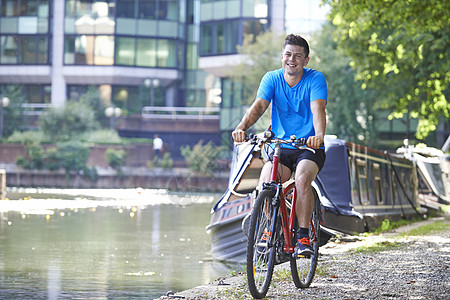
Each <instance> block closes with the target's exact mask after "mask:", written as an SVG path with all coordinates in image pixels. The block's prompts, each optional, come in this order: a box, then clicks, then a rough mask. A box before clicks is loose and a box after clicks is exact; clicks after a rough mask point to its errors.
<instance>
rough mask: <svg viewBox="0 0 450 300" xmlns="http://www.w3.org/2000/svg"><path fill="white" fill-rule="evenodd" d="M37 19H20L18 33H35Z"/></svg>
mask: <svg viewBox="0 0 450 300" xmlns="http://www.w3.org/2000/svg"><path fill="white" fill-rule="evenodd" d="M37 29H38V18H37V17H20V18H19V33H37Z"/></svg>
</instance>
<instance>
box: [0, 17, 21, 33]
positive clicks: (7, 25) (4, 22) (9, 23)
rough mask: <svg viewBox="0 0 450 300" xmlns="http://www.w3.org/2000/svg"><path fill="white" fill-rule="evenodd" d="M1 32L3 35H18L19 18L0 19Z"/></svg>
mask: <svg viewBox="0 0 450 300" xmlns="http://www.w3.org/2000/svg"><path fill="white" fill-rule="evenodd" d="M0 30H1V32H2V33H13V34H14V33H17V32H19V20H18V18H0Z"/></svg>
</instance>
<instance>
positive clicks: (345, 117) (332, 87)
mask: <svg viewBox="0 0 450 300" xmlns="http://www.w3.org/2000/svg"><path fill="white" fill-rule="evenodd" d="M335 30H336V27H335V26H333V25H332V24H330V23H326V24H324V26H323V27H322V30H321V32H319V33H318V34H317V35H315V39H314V40H311V42H310V47H311V50H312V51H311V55H310V62H309V65H308V67H311V68H313V69H316V70H318V71H320V72H322V73H323V74H324V75H325V78H326V80H327V86H328V103H327V116H328V122H327V134H335V135H337V136H338V138H341V139H345V140H347V141H351V142H357V143H361V144H365V145H367V146H372V147H373V146H375V142H376V141H377V139H376V138H375V136H376V134H377V130H376V125H375V123H376V120H377V118H378V116H377V114H376V111H375V107H374V103H375V101H376V97H377V96H378V95H379V93H376V92H375V91H374V90H373V89H370V88H367V89H365V90H362V89H361V83H360V82H357V81H355V80H354V77H355V71H354V70H353V69H352V68H351V67H350V61H351V60H350V58H349V57H348V56H345V55H344V54H343V53H342V51H341V50H340V49H337V44H336V42H335V41H333V37H332V36H333V32H335Z"/></svg>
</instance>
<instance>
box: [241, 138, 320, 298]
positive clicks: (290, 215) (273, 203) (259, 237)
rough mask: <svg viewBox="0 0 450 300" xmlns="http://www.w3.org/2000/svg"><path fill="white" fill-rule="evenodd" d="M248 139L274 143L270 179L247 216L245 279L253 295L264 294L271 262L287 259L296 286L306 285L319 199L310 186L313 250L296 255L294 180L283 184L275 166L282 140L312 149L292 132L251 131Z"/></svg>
mask: <svg viewBox="0 0 450 300" xmlns="http://www.w3.org/2000/svg"><path fill="white" fill-rule="evenodd" d="M248 141H249V142H250V143H255V144H259V145H262V144H264V143H272V144H273V145H274V155H273V167H272V173H271V178H270V182H268V183H264V184H263V188H262V191H261V192H260V193H259V194H258V196H257V197H256V199H255V203H254V206H253V211H252V214H251V217H250V226H249V231H248V236H247V281H248V287H249V290H250V293H251V294H252V296H253V297H254V298H263V297H265V296H266V294H267V292H268V290H269V285H270V282H271V280H272V274H273V269H274V266H275V265H276V264H280V263H283V262H287V261H289V262H290V267H291V274H292V279H293V281H294V284H295V286H296V287H297V288H306V287H308V286H309V285H310V284H311V282H312V280H313V277H314V274H315V271H316V266H317V260H318V256H319V234H320V233H319V232H320V230H319V219H320V201H319V199H318V196H317V193H316V191H315V190H314V189H312V190H313V194H314V209H313V213H312V215H311V221H310V226H309V232H310V237H309V238H310V243H311V246H312V248H313V254H312V255H310V256H307V257H305V256H302V257H297V256H296V255H294V247H295V241H296V237H295V233H296V231H297V227H298V222H297V220H296V215H295V204H296V200H297V199H296V193H295V183H294V182H292V183H290V184H288V185H287V186H286V187H283V185H282V184H281V182H280V178H279V176H278V167H279V157H280V153H281V144H290V145H293V146H294V147H296V148H298V149H307V150H309V151H315V150H314V149H311V148H308V147H306V146H305V144H306V140H305V139H297V138H296V137H295V136H291V139H290V140H282V139H278V138H274V137H273V133H272V132H270V131H266V132H265V133H264V136H263V137H259V136H256V135H250V136H249V138H248ZM311 188H312V187H311ZM265 232H266V233H265ZM267 232H269V233H270V238H267Z"/></svg>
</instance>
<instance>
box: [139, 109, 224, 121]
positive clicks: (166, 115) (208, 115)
mask: <svg viewBox="0 0 450 300" xmlns="http://www.w3.org/2000/svg"><path fill="white" fill-rule="evenodd" d="M219 112H220V108H219V107H161V106H144V107H142V110H141V116H142V118H143V119H172V120H176V119H189V120H218V119H219V118H220V116H219Z"/></svg>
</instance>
